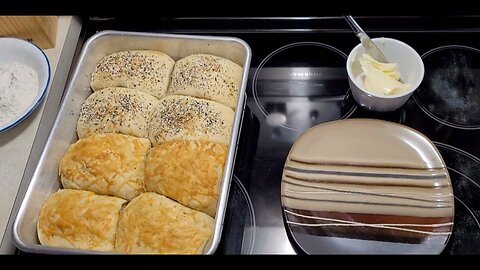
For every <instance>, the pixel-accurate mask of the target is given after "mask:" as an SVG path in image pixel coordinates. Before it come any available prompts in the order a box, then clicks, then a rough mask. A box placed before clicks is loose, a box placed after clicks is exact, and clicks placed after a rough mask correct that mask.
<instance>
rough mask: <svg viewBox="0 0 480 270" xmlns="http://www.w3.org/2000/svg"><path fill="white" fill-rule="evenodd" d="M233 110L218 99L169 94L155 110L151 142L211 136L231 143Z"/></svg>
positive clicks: (149, 129) (150, 128)
mask: <svg viewBox="0 0 480 270" xmlns="http://www.w3.org/2000/svg"><path fill="white" fill-rule="evenodd" d="M233 118H234V112H233V110H232V109H231V108H229V107H227V106H225V105H223V104H220V103H218V102H215V101H211V100H205V99H199V98H193V97H188V96H177V95H172V96H167V97H165V98H163V99H161V100H160V104H159V105H158V106H157V108H156V109H155V110H154V112H153V113H152V118H151V119H150V124H149V127H148V134H149V135H148V136H149V138H150V141H151V142H152V144H153V145H154V146H155V145H158V144H160V143H162V142H166V141H172V140H209V141H213V142H218V143H223V144H229V142H230V135H231V132H232V127H233Z"/></svg>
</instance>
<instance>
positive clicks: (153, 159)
mask: <svg viewBox="0 0 480 270" xmlns="http://www.w3.org/2000/svg"><path fill="white" fill-rule="evenodd" d="M227 149H228V147H227V145H224V144H220V143H214V142H208V141H170V142H165V143H161V144H159V145H158V146H156V147H154V148H152V149H150V151H148V155H147V158H146V169H145V188H146V190H147V191H154V192H157V193H160V194H163V195H165V196H167V197H169V198H172V199H174V200H176V201H178V202H180V203H182V204H184V205H186V206H188V207H190V208H193V209H196V210H199V211H202V212H204V213H207V214H209V215H210V216H215V210H216V207H217V199H218V187H219V184H220V181H221V178H222V175H223V168H224V167H225V159H226V156H227Z"/></svg>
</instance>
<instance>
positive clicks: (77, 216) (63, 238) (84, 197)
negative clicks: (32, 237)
mask: <svg viewBox="0 0 480 270" xmlns="http://www.w3.org/2000/svg"><path fill="white" fill-rule="evenodd" d="M125 202H126V201H125V200H123V199H120V198H116V197H111V196H102V195H96V194H95V193H93V192H90V191H84V190H72V189H62V190H59V191H57V192H56V193H54V194H52V195H51V196H50V197H49V198H48V199H47V201H46V202H45V203H44V205H43V207H42V209H41V211H40V216H39V218H38V223H37V233H38V239H39V240H40V243H41V244H42V245H47V246H54V247H65V248H75V249H90V250H98V251H110V252H112V251H113V250H114V246H115V235H116V232H117V224H118V219H119V214H120V209H121V208H122V205H123V204H124V203H125Z"/></svg>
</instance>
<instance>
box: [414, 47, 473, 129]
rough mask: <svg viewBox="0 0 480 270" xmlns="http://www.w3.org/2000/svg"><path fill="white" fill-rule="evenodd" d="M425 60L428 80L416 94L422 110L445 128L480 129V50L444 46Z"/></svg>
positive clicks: (428, 54) (427, 54)
mask: <svg viewBox="0 0 480 270" xmlns="http://www.w3.org/2000/svg"><path fill="white" fill-rule="evenodd" d="M422 58H423V61H424V65H425V79H424V80H423V82H422V84H421V85H420V87H419V89H418V91H416V92H415V93H414V98H415V101H416V102H417V103H418V104H419V106H420V107H421V108H422V110H424V111H425V113H427V114H429V115H430V116H431V117H432V118H434V119H435V120H437V121H439V122H441V123H442V124H445V125H449V126H453V127H458V128H465V129H474V128H480V92H479V87H480V73H479V68H480V51H479V50H478V49H475V48H471V47H466V46H458V45H452V46H443V47H440V48H435V49H433V50H431V51H429V52H427V53H426V54H425V55H423V56H422Z"/></svg>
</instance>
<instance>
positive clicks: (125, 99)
mask: <svg viewBox="0 0 480 270" xmlns="http://www.w3.org/2000/svg"><path fill="white" fill-rule="evenodd" d="M158 103H159V100H158V99H157V98H155V97H154V96H152V95H149V94H146V93H144V92H140V91H138V90H134V89H128V88H120V87H109V88H105V89H102V90H100V91H97V92H94V93H93V94H91V95H90V96H89V97H88V98H87V99H86V100H85V101H84V102H83V104H82V107H81V109H80V116H79V118H78V121H77V134H78V138H80V139H82V138H85V137H87V136H89V135H92V134H94V133H110V132H114V133H122V134H125V135H132V136H136V137H144V138H147V137H148V120H149V118H150V116H151V113H152V112H153V109H154V108H155V107H156V106H157V105H158Z"/></svg>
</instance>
